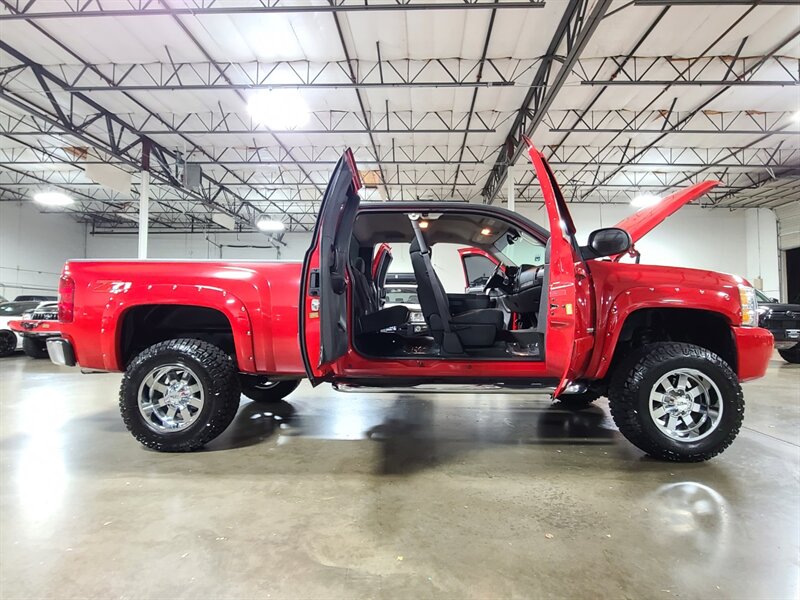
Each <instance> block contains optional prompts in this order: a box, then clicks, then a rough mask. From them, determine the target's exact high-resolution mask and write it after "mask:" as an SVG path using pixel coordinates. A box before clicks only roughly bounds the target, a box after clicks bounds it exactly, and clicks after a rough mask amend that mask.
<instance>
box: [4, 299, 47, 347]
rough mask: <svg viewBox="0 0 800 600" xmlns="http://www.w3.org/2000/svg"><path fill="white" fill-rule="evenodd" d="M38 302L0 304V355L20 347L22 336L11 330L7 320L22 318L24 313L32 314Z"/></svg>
mask: <svg viewBox="0 0 800 600" xmlns="http://www.w3.org/2000/svg"><path fill="white" fill-rule="evenodd" d="M39 304H41V303H40V302H38V301H31V302H3V303H2V304H0V356H9V355H11V354H13V353H14V352H16V351H17V350H21V349H22V337H21V336H20V335H18V334H16V333H14V332H13V331H11V329H10V328H9V327H8V322H9V321H15V320H18V319H21V318H23V317H24V316H25V313H30V314H33V311H34V310H36V307H37V306H39Z"/></svg>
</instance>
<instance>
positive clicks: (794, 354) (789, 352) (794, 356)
mask: <svg viewBox="0 0 800 600" xmlns="http://www.w3.org/2000/svg"><path fill="white" fill-rule="evenodd" d="M778 354H780V355H781V358H782V359H783V360H785V361H786V362H788V363H792V364H793V365H796V364H798V363H800V343H797V344H795V345H794V346H792V347H791V348H785V349H784V350H778Z"/></svg>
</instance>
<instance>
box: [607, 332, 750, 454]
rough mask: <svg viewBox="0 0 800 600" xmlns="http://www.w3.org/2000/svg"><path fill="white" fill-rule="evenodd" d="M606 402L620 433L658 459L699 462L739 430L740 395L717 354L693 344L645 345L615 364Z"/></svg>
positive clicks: (736, 385)
mask: <svg viewBox="0 0 800 600" xmlns="http://www.w3.org/2000/svg"><path fill="white" fill-rule="evenodd" d="M608 397H609V405H610V408H611V414H612V416H613V417H614V422H615V423H616V424H617V427H619V430H620V432H621V433H622V434H623V435H624V436H625V437H626V438H627V439H628V440H629V441H630V442H631V443H633V444H634V445H635V446H637V447H638V448H640V449H642V450H644V451H645V452H646V453H647V454H649V455H651V456H654V457H656V458H660V459H664V460H671V461H680V462H699V461H704V460H708V459H710V458H712V457H714V456H716V455H717V454H719V453H720V452H722V451H723V450H725V449H726V448H727V447H728V446H730V444H731V443H732V442H733V440H734V439H735V438H736V435H737V434H738V433H739V428H740V427H741V425H742V419H743V417H744V397H743V395H742V388H741V386H740V385H739V382H738V379H737V378H736V375H735V374H734V373H733V371H732V370H731V368H730V367H729V366H728V364H727V363H726V362H725V361H724V360H722V359H721V358H720V357H719V356H717V355H716V354H714V353H713V352H711V351H710V350H707V349H705V348H700V347H699V346H694V345H692V344H684V343H676V342H665V343H657V344H651V345H648V346H645V347H644V348H642V349H641V350H639V351H638V352H636V353H634V354H633V355H631V356H630V357H629V358H628V359H626V360H625V361H623V363H622V364H620V365H619V367H618V368H617V369H616V371H615V373H614V375H613V377H612V380H611V386H610V388H609V394H608Z"/></svg>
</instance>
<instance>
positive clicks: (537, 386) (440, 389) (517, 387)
mask: <svg viewBox="0 0 800 600" xmlns="http://www.w3.org/2000/svg"><path fill="white" fill-rule="evenodd" d="M332 385H333V389H334V390H336V391H337V392H343V393H347V394H354V393H362V394H363V393H369V394H402V393H416V394H474V393H481V394H552V393H553V390H555V385H550V384H544V383H511V384H503V383H496V384H462V383H442V384H430V383H421V384H417V385H404V386H402V385H401V386H386V387H385V386H380V387H378V386H375V385H374V384H372V385H369V384H360V383H334V384H332Z"/></svg>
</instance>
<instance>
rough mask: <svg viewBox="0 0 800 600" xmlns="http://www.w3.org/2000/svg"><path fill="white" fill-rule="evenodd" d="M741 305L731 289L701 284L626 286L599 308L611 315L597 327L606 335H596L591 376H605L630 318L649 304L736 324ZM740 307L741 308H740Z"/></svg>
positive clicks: (602, 313)
mask: <svg viewBox="0 0 800 600" xmlns="http://www.w3.org/2000/svg"><path fill="white" fill-rule="evenodd" d="M732 301H734V302H735V305H736V307H738V306H739V303H738V299H733V298H732V297H731V295H730V294H729V293H728V292H714V291H709V290H705V289H702V288H697V287H680V286H674V285H662V286H652V287H636V288H631V289H628V290H625V291H624V292H622V293H620V294H618V295H617V296H616V297H614V298H613V299H611V300H610V301H608V303H607V304H606V305H605V306H604V307H601V308H600V309H598V314H600V315H607V317H606V321H605V322H604V323H598V327H597V331H598V332H600V333H603V332H605V335H604V336H603V338H602V339H595V345H596V348H595V352H594V353H593V356H592V359H591V361H590V363H589V366H588V368H587V371H586V372H587V375H588V376H589V378H591V379H603V378H604V377H605V376H606V374H607V373H608V369H609V367H610V366H611V360H612V359H613V357H614V352H615V351H616V349H617V343H618V342H619V336H620V333H622V328H623V327H624V325H625V322H626V321H627V320H628V318H629V317H630V316H631V315H632V314H633V313H635V312H638V311H640V310H644V309H649V308H659V309H690V310H701V311H706V312H709V313H714V314H717V315H719V316H720V317H722V318H723V319H725V321H726V322H727V323H728V324H729V325H731V326H733V323H734V322H735V321H736V318H737V315H738V314H739V313H737V311H736V310H735V309H734V308H733V306H732V304H731V303H732ZM738 310H741V309H740V308H739V309H738Z"/></svg>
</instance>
